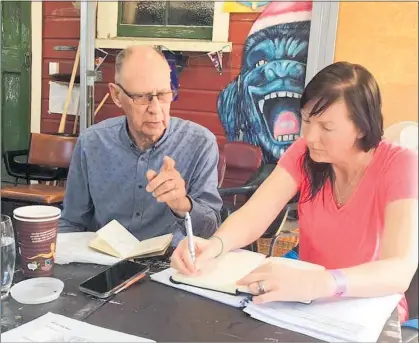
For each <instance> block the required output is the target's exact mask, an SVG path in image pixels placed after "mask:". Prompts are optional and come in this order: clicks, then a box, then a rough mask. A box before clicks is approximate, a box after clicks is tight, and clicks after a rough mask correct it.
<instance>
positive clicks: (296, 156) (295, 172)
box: [278, 138, 418, 321]
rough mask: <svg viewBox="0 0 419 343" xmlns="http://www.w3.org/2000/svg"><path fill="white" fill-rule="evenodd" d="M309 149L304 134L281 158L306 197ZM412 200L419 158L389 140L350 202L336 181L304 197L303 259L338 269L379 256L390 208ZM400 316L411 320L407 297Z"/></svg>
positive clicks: (376, 154) (301, 212)
mask: <svg viewBox="0 0 419 343" xmlns="http://www.w3.org/2000/svg"><path fill="white" fill-rule="evenodd" d="M306 149H307V146H306V143H305V140H304V138H299V139H298V140H296V141H295V142H294V143H293V144H292V145H291V146H290V147H289V148H288V149H287V151H286V152H285V153H284V155H283V156H282V157H281V158H280V160H279V161H278V164H279V166H280V167H282V168H284V169H285V170H286V171H287V172H288V173H289V174H290V175H291V176H292V177H293V178H294V179H295V181H296V182H297V184H298V185H299V190H300V194H301V199H304V198H305V197H306V196H307V194H309V193H308V192H309V181H308V178H307V176H306V174H305V172H304V171H303V168H302V161H303V155H304V153H305V151H306ZM323 191H324V192H323ZM406 198H415V199H417V198H418V156H417V154H416V153H415V152H413V151H410V150H407V149H404V148H402V147H399V146H396V145H393V144H391V143H390V142H388V141H385V140H383V141H381V142H380V144H379V145H378V147H377V149H376V150H375V152H374V156H373V158H372V161H371V162H370V164H369V166H368V168H367V169H366V171H365V173H364V175H363V177H362V179H361V181H360V182H359V184H358V186H357V188H356V190H355V191H354V193H353V194H352V196H351V198H350V199H349V200H348V202H347V203H346V204H345V205H344V206H342V207H341V208H339V207H338V206H337V204H336V202H335V200H334V197H333V192H332V186H331V182H330V181H328V182H327V183H326V184H325V186H324V188H323V190H320V192H319V193H318V194H317V196H316V197H315V198H314V199H313V200H311V201H307V202H302V201H301V200H300V203H299V204H298V215H299V227H300V239H299V254H300V258H301V260H304V261H309V262H312V263H317V264H320V265H323V266H325V267H326V268H328V269H336V268H348V267H352V266H356V265H359V264H362V263H366V262H370V261H374V260H377V259H379V258H380V248H381V242H382V236H383V231H384V216H385V209H386V206H387V204H389V203H390V202H392V201H395V200H399V199H406ZM399 314H400V320H401V321H405V320H407V318H408V310H407V303H406V300H405V299H404V298H403V300H402V302H401V303H400V306H399Z"/></svg>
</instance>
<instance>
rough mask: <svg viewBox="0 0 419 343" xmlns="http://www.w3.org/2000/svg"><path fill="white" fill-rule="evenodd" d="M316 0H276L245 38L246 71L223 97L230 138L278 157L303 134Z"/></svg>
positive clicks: (274, 158)
mask: <svg viewBox="0 0 419 343" xmlns="http://www.w3.org/2000/svg"><path fill="white" fill-rule="evenodd" d="M311 7H312V4H311V1H309V2H300V1H298V2H297V1H296V2H271V3H270V4H268V5H267V7H266V8H265V10H264V11H263V12H262V13H261V14H260V16H259V18H258V19H257V20H256V21H255V23H254V24H253V26H252V29H251V31H250V33H249V36H248V38H247V40H246V42H245V46H244V51H243V57H242V66H241V71H240V75H239V76H238V78H237V79H235V80H234V81H232V82H231V83H230V84H229V85H228V86H227V87H226V88H225V89H224V90H223V91H222V92H221V93H220V95H219V97H218V104H217V106H218V114H219V117H220V120H221V123H222V124H223V127H224V130H225V132H226V136H227V139H228V140H230V141H244V142H247V143H250V144H253V145H259V146H260V147H261V148H262V151H263V155H264V161H265V162H266V163H274V162H276V161H277V160H278V158H279V157H280V156H281V155H282V154H283V152H284V151H285V150H286V149H287V148H288V147H289V146H290V145H291V143H292V142H293V141H294V140H295V139H296V138H297V137H298V136H299V134H300V127H301V118H300V113H299V104H300V98H301V94H302V92H303V89H304V82H305V74H306V63H307V54H308V40H309V33H310V18H311Z"/></svg>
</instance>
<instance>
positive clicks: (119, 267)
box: [80, 260, 148, 294]
mask: <svg viewBox="0 0 419 343" xmlns="http://www.w3.org/2000/svg"><path fill="white" fill-rule="evenodd" d="M147 270H148V266H146V265H144V264H140V263H135V262H132V261H127V260H124V261H121V262H118V263H116V264H114V265H113V266H111V267H110V268H108V269H106V270H104V271H103V272H101V273H99V274H97V275H95V276H93V277H92V278H90V279H88V280H86V281H84V282H83V283H82V284H80V287H81V288H84V289H87V290H90V291H93V292H94V293H99V294H103V293H106V292H109V291H111V290H113V289H114V288H115V287H117V286H119V285H121V284H122V283H123V282H125V281H126V280H128V279H130V278H132V277H133V276H135V275H137V274H140V273H144V272H147Z"/></svg>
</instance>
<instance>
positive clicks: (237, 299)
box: [150, 268, 248, 307]
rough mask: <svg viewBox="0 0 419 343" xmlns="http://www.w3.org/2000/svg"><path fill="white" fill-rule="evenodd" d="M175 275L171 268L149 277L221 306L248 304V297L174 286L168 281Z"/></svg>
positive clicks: (185, 286) (178, 285)
mask: <svg viewBox="0 0 419 343" xmlns="http://www.w3.org/2000/svg"><path fill="white" fill-rule="evenodd" d="M174 273H176V271H175V270H174V269H172V268H168V269H165V270H163V271H161V272H159V273H155V274H153V275H150V278H151V280H153V281H156V282H159V283H162V284H165V285H167V286H171V287H174V288H178V289H182V290H184V291H187V292H190V293H194V294H197V295H200V296H202V297H204V298H209V299H211V300H215V301H218V302H221V303H223V304H226V305H229V306H233V307H243V306H245V305H246V304H247V302H248V297H246V296H241V295H230V294H225V293H221V292H216V291H212V290H207V289H202V288H198V287H193V286H189V285H184V284H176V283H173V282H171V281H170V277H171V276H172V275H173V274H174Z"/></svg>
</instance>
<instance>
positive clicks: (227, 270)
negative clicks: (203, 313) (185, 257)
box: [173, 250, 266, 294]
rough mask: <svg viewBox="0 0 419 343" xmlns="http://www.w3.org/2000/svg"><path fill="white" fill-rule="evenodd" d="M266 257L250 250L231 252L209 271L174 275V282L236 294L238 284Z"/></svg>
mask: <svg viewBox="0 0 419 343" xmlns="http://www.w3.org/2000/svg"><path fill="white" fill-rule="evenodd" d="M265 258H266V256H265V255H263V254H259V253H255V252H252V251H248V250H238V251H232V252H229V253H227V254H225V255H223V256H221V257H220V258H217V259H216V260H215V262H214V265H212V266H211V267H210V268H208V269H207V270H205V269H204V270H202V271H201V275H199V276H186V275H183V274H180V273H176V274H174V275H173V280H174V281H177V282H182V283H186V284H188V285H192V286H197V287H203V288H208V289H213V290H217V291H219V292H226V293H231V294H235V293H236V290H237V288H238V286H237V285H236V282H237V281H238V280H240V279H241V278H243V277H244V276H246V275H247V274H248V273H250V272H251V271H252V270H253V269H255V268H256V267H258V266H259V265H260V264H261V263H262V262H263V261H264V260H265Z"/></svg>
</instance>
